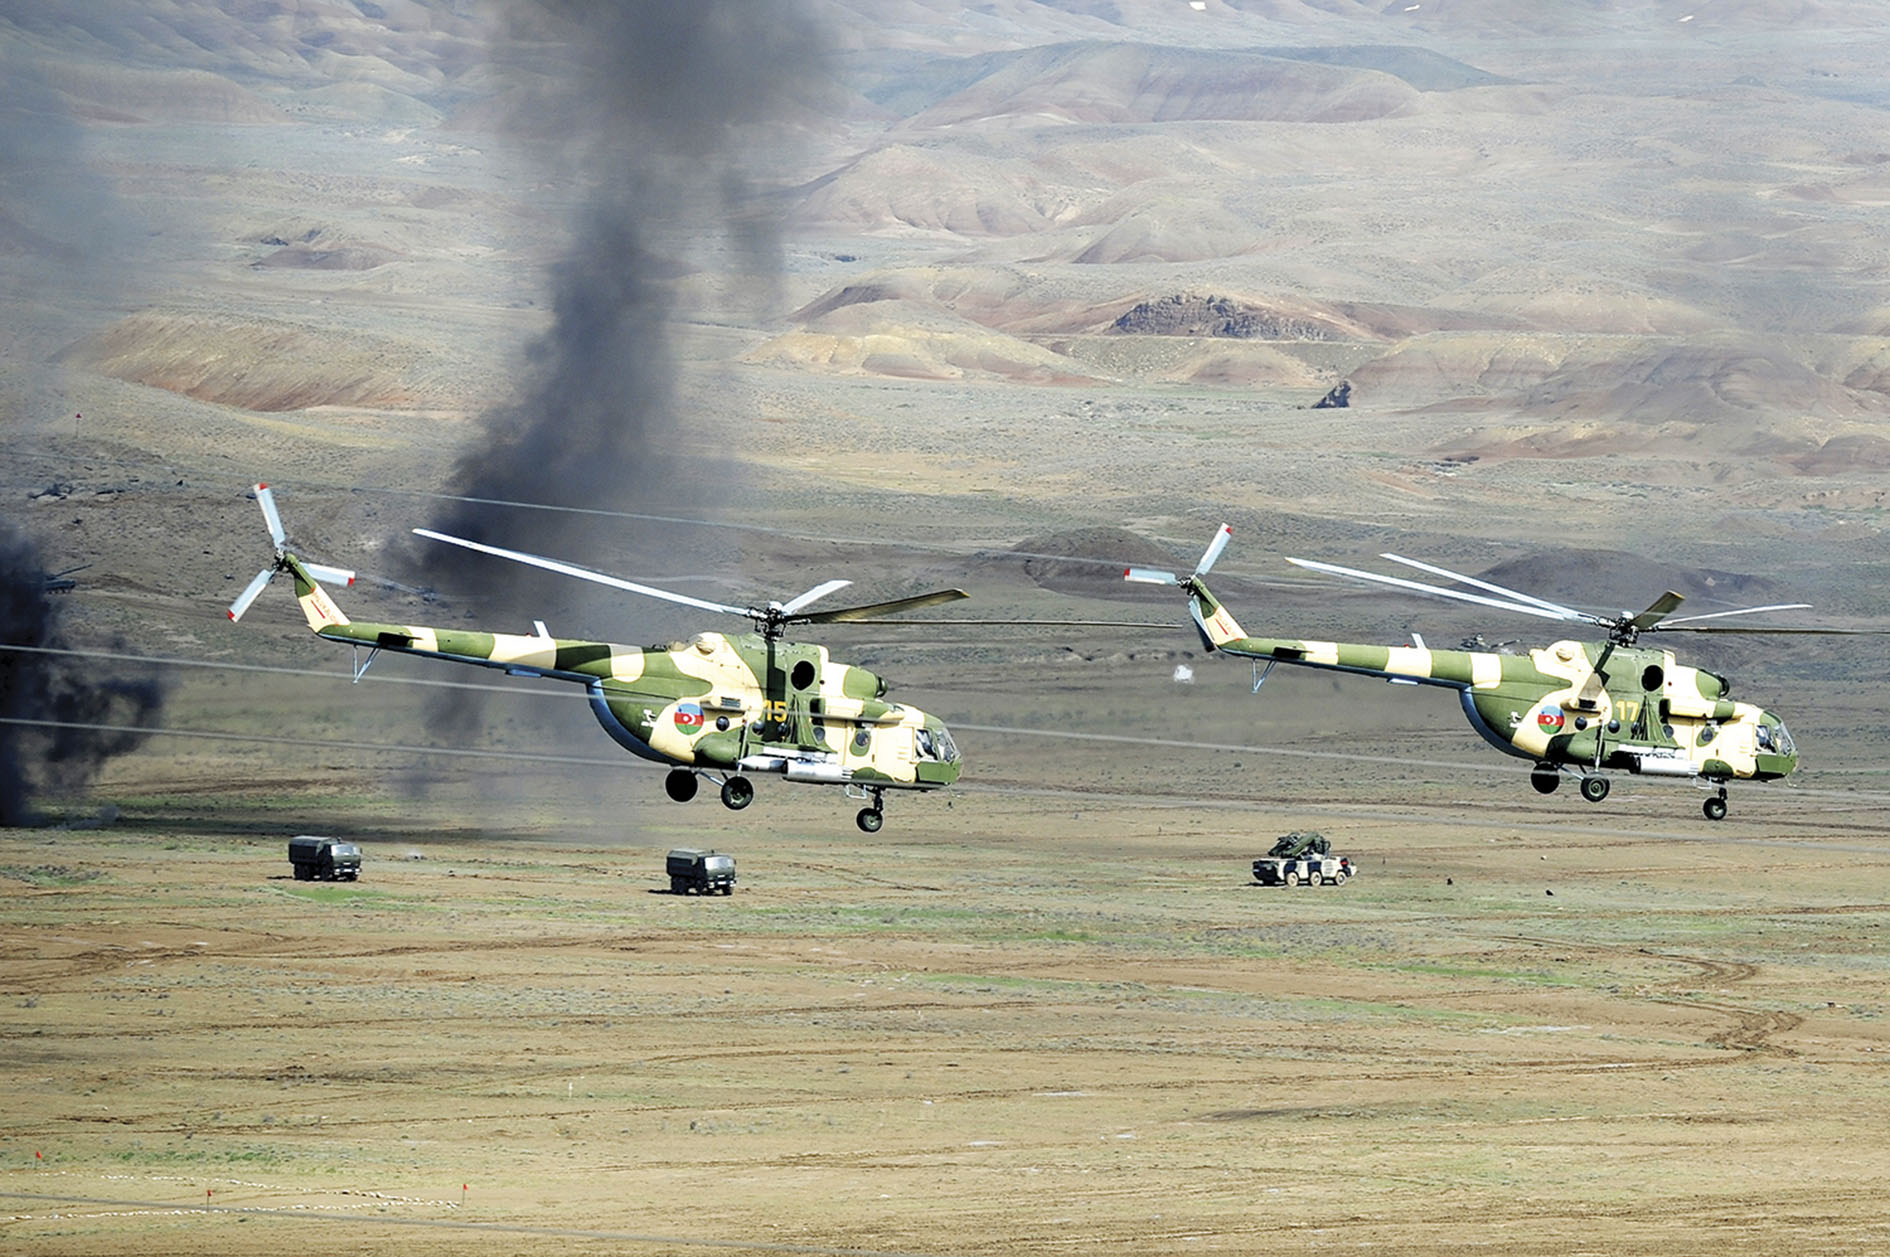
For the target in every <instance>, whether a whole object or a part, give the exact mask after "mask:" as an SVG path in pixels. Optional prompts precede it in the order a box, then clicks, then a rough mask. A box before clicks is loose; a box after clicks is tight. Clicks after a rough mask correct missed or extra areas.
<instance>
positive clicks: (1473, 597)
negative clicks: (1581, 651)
mask: <svg viewBox="0 0 1890 1257" xmlns="http://www.w3.org/2000/svg"><path fill="white" fill-rule="evenodd" d="M1286 561H1287V562H1288V563H1291V564H1292V565H1293V566H1295V567H1303V568H1307V569H1309V570H1311V571H1314V572H1328V573H1330V574H1332V575H1334V576H1349V577H1351V578H1352V579H1354V580H1362V581H1369V582H1371V583H1373V584H1377V585H1390V586H1393V587H1394V588H1397V589H1409V590H1411V591H1413V592H1414V593H1420V594H1429V595H1430V596H1431V597H1433V598H1449V599H1451V600H1452V601H1455V602H1474V603H1476V604H1478V605H1479V606H1485V607H1496V608H1498V609H1500V610H1503V611H1516V612H1519V613H1521V614H1523V615H1533V616H1539V617H1540V618H1542V619H1544V620H1570V619H1575V620H1585V621H1588V622H1590V623H1606V621H1598V620H1596V619H1595V617H1593V616H1587V615H1583V614H1581V613H1580V612H1569V610H1568V608H1567V607H1563V608H1560V609H1558V610H1550V609H1549V608H1547V607H1539V606H1532V605H1530V604H1529V603H1524V602H1505V601H1502V600H1500V599H1497V598H1485V597H1483V596H1482V595H1481V594H1466V593H1464V592H1463V591H1462V590H1458V589H1444V588H1441V587H1439V586H1437V585H1426V584H1424V583H1422V582H1421V581H1414V580H1405V579H1403V578H1402V577H1397V576H1380V575H1379V574H1378V573H1376V572H1361V571H1359V570H1358V569H1357V568H1355V567H1340V566H1339V565H1338V564H1336V563H1318V562H1314V561H1313V560H1311V559H1292V558H1289V559H1287V560H1286ZM1565 613H1567V614H1565Z"/></svg>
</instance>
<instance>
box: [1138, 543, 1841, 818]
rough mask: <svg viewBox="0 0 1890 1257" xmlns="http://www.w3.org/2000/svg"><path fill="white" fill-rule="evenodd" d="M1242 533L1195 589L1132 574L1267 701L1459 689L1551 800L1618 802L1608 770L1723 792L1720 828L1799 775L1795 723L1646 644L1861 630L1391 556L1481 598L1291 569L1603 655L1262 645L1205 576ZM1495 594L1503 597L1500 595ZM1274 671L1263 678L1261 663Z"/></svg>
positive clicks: (1328, 569)
mask: <svg viewBox="0 0 1890 1257" xmlns="http://www.w3.org/2000/svg"><path fill="white" fill-rule="evenodd" d="M1232 535H1233V530H1232V529H1231V528H1229V527H1228V526H1227V525H1225V524H1223V525H1222V526H1221V530H1220V532H1218V533H1216V534H1215V537H1214V540H1213V541H1212V542H1211V543H1210V544H1209V546H1208V548H1207V551H1206V553H1204V554H1203V555H1202V557H1201V561H1200V563H1199V564H1197V565H1196V566H1195V569H1194V571H1193V572H1192V573H1190V574H1189V575H1187V576H1177V575H1175V574H1174V573H1173V572H1163V571H1156V570H1153V569H1148V568H1130V569H1128V570H1127V571H1126V572H1125V573H1124V577H1125V578H1126V579H1128V580H1132V581H1144V582H1149V583H1154V584H1165V585H1177V586H1179V587H1180V588H1181V589H1182V591H1183V592H1185V593H1186V594H1187V595H1188V608H1189V611H1190V613H1191V615H1192V616H1193V619H1194V625H1195V628H1196V630H1197V631H1198V632H1199V633H1200V635H1201V640H1202V642H1203V643H1204V644H1205V645H1206V647H1207V648H1208V649H1209V650H1210V651H1215V650H1218V651H1221V652H1222V653H1224V654H1229V655H1238V656H1242V657H1244V658H1248V659H1251V660H1252V661H1253V687H1254V689H1255V690H1256V691H1257V690H1259V688H1260V686H1261V684H1262V682H1264V681H1265V680H1266V678H1267V675H1268V674H1269V673H1271V672H1272V671H1273V668H1274V665H1276V664H1280V663H1290V664H1299V665H1301V666H1304V667H1309V668H1324V669H1328V670H1331V671H1336V672H1353V673H1358V674H1361V675H1364V676H1375V677H1382V678H1384V679H1385V680H1388V681H1392V682H1397V683H1401V684H1406V685H1438V686H1445V687H1448V688H1450V689H1454V690H1456V691H1457V692H1458V697H1459V699H1460V700H1461V701H1462V703H1463V711H1464V715H1465V716H1467V717H1468V718H1469V720H1470V725H1471V727H1472V728H1474V729H1475V730H1476V731H1477V732H1478V733H1479V734H1481V735H1482V736H1483V738H1484V740H1485V741H1487V742H1489V743H1490V744H1491V745H1492V746H1494V747H1496V748H1497V749H1498V750H1500V751H1503V752H1505V753H1506V754H1510V755H1515V756H1518V757H1520V758H1523V759H1527V760H1531V761H1533V762H1534V764H1535V768H1534V770H1533V771H1532V772H1531V773H1530V774H1529V782H1530V784H1531V785H1532V786H1534V787H1535V789H1536V790H1537V791H1538V792H1539V793H1542V794H1551V793H1553V792H1554V791H1555V789H1556V787H1557V786H1559V785H1560V784H1561V782H1562V777H1563V775H1564V774H1569V775H1574V776H1577V777H1579V779H1580V782H1581V794H1582V797H1583V798H1584V799H1587V800H1588V801H1589V802H1590V803H1599V802H1601V801H1602V800H1603V799H1605V798H1607V797H1608V787H1609V779H1608V777H1607V776H1605V775H1604V771H1605V770H1614V771H1619V772H1627V773H1630V774H1634V775H1638V776H1644V777H1666V778H1675V779H1683V780H1693V781H1697V782H1704V783H1706V784H1707V785H1708V786H1709V787H1713V786H1716V787H1718V789H1717V792H1716V793H1714V794H1712V795H1710V796H1709V797H1708V798H1707V799H1706V801H1705V803H1704V804H1703V806H1702V808H1701V810H1702V811H1703V812H1704V813H1705V814H1706V818H1707V819H1708V820H1713V821H1718V820H1724V819H1725V817H1726V783H1727V782H1729V781H1732V780H1735V779H1741V780H1752V781H1770V780H1776V779H1778V778H1781V777H1784V776H1786V775H1788V774H1789V773H1791V772H1792V771H1793V770H1794V769H1795V768H1797V767H1798V751H1797V748H1796V746H1795V745H1794V744H1793V742H1792V735H1791V733H1790V731H1789V730H1787V729H1786V727H1785V724H1784V722H1783V721H1781V720H1780V719H1779V718H1778V717H1777V716H1775V715H1773V714H1772V713H1771V712H1769V711H1765V710H1764V709H1762V708H1760V707H1757V706H1754V705H1753V704H1751V703H1742V702H1735V701H1733V700H1732V699H1731V698H1729V697H1728V694H1729V692H1730V690H1731V685H1730V683H1729V682H1728V681H1727V679H1726V678H1725V677H1723V676H1720V675H1718V674H1716V673H1713V672H1708V671H1706V670H1705V669H1703V668H1692V667H1687V666H1685V665H1683V664H1681V663H1679V662H1678V661H1677V660H1676V659H1675V657H1674V653H1673V652H1672V651H1670V650H1660V649H1657V648H1651V647H1646V646H1641V645H1639V644H1638V643H1639V641H1640V638H1641V637H1642V635H1644V634H1647V633H1664V632H1682V633H1817V634H1842V633H1846V632H1851V631H1853V630H1846V629H1819V628H1783V629H1781V628H1751V627H1743V626H1731V625H1707V624H1701V623H1699V621H1702V620H1715V619H1722V618H1725V617H1727V616H1736V615H1751V614H1753V613H1755V612H1760V611H1792V610H1800V609H1803V608H1805V607H1806V606H1807V605H1808V604H1806V603H1778V604H1775V605H1772V606H1765V607H1744V608H1741V609H1739V610H1736V611H1716V612H1712V613H1710V614H1707V615H1694V616H1682V617H1679V618H1672V617H1673V612H1674V611H1675V610H1676V609H1677V608H1678V607H1679V606H1680V603H1681V601H1682V597H1681V595H1679V594H1677V593H1673V592H1671V591H1669V592H1667V593H1664V594H1662V595H1661V596H1660V597H1659V598H1657V599H1655V600H1654V602H1653V604H1652V605H1651V606H1649V607H1648V608H1647V609H1646V610H1645V611H1642V612H1639V613H1638V614H1634V613H1629V612H1623V613H1621V614H1620V615H1618V616H1605V615H1596V614H1593V613H1590V612H1586V611H1578V610H1576V609H1574V608H1572V607H1566V606H1562V605H1561V604H1559V603H1554V602H1548V601H1546V600H1544V599H1541V598H1534V597H1531V596H1530V595H1528V594H1522V593H1518V592H1516V591H1515V590H1513V589H1506V588H1504V587H1503V586H1501V585H1496V584H1492V583H1490V582H1489V581H1484V580H1479V579H1477V578H1475V577H1471V576H1464V575H1461V574H1459V573H1457V572H1452V571H1449V570H1447V569H1445V568H1441V567H1436V566H1434V565H1432V564H1428V563H1420V562H1418V561H1417V560H1415V559H1406V558H1402V557H1400V556H1398V555H1395V554H1386V555H1383V556H1381V557H1383V558H1385V559H1388V560H1390V561H1392V562H1394V563H1401V564H1404V565H1405V566H1407V567H1411V568H1415V569H1417V570H1419V571H1422V572H1426V573H1428V574H1430V575H1432V576H1436V577H1441V578H1444V579H1447V580H1450V581H1453V582H1456V583H1458V584H1461V585H1467V586H1470V587H1471V588H1473V589H1479V590H1482V591H1484V592H1483V593H1481V594H1477V593H1470V592H1466V591H1464V590H1458V589H1446V588H1443V587H1441V586H1438V585H1430V584H1426V583H1424V582H1421V581H1413V580H1406V579H1403V578H1401V577H1396V576H1383V575H1379V574H1378V573H1375V572H1365V571H1360V570H1358V569H1356V568H1349V567H1339V566H1337V565H1335V564H1331V563H1316V562H1312V561H1309V560H1304V559H1288V560H1287V562H1289V563H1292V564H1294V565H1296V566H1298V567H1303V568H1306V569H1308V570H1311V571H1316V572H1324V573H1327V574H1330V575H1334V576H1342V577H1346V578H1348V579H1354V580H1361V581H1367V582H1370V583H1373V584H1378V585H1389V586H1392V587H1394V588H1399V589H1405V590H1409V591H1413V592H1416V593H1422V594H1426V595H1430V596H1434V597H1440V598H1449V599H1453V600H1456V601H1460V602H1469V603H1475V604H1478V605H1481V606H1486V607H1495V608H1498V609H1501V610H1505V611H1514V612H1518V613H1520V614H1523V615H1533V616H1538V617H1541V618H1543V619H1549V620H1561V621H1565V622H1574V623H1580V624H1588V625H1593V626H1595V627H1597V628H1600V629H1602V630H1603V631H1604V632H1605V633H1606V635H1607V640H1606V641H1601V642H1581V641H1558V642H1553V643H1551V644H1549V645H1547V646H1544V647H1540V648H1538V649H1535V650H1531V651H1529V652H1528V653H1527V654H1525V655H1504V654H1495V653H1490V652H1485V651H1475V650H1431V649H1429V648H1427V647H1426V646H1425V645H1424V643H1423V639H1422V638H1417V639H1416V640H1415V644H1414V645H1410V646H1368V645H1353V644H1350V643H1346V642H1318V641H1303V640H1299V639H1297V638H1274V637H1250V636H1248V635H1247V632H1246V630H1245V629H1243V628H1241V627H1240V625H1239V623H1238V622H1236V621H1235V619H1234V617H1233V615H1232V614H1231V613H1230V612H1229V611H1228V610H1227V608H1226V607H1225V606H1223V605H1222V604H1221V603H1220V601H1219V600H1218V599H1217V598H1215V596H1214V594H1213V593H1212V592H1211V591H1210V590H1209V589H1208V586H1207V582H1206V579H1205V578H1206V576H1207V574H1208V571H1209V569H1211V568H1212V567H1213V566H1214V562H1215V560H1216V559H1218V558H1219V557H1220V556H1221V552H1222V551H1223V550H1225V549H1226V548H1227V543H1228V540H1229V539H1230V538H1231V537H1232ZM1490 595H1496V596H1490ZM1263 661H1264V667H1263V666H1262V662H1263Z"/></svg>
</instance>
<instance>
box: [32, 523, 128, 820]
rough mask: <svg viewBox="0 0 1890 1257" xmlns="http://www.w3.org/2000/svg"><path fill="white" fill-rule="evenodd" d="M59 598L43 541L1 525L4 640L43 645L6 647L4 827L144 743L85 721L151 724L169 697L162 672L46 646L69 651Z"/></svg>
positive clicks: (86, 782) (34, 817) (75, 787)
mask: <svg viewBox="0 0 1890 1257" xmlns="http://www.w3.org/2000/svg"><path fill="white" fill-rule="evenodd" d="M54 598H55V596H54V595H50V594H48V593H47V592H46V570H45V567H44V565H43V564H42V563H41V562H40V559H39V553H38V550H37V548H36V547H35V546H34V545H33V544H32V543H31V542H30V541H28V540H27V539H26V538H25V537H23V536H21V535H20V534H19V533H18V532H16V531H15V530H14V529H13V528H12V527H11V526H10V525H7V524H4V523H0V643H4V644H5V645H7V646H28V647H37V648H39V649H38V650H31V651H23V650H0V825H29V824H32V823H34V822H35V821H36V820H37V819H38V814H37V811H36V809H35V807H34V800H35V799H37V798H40V797H43V796H44V795H46V794H49V793H64V792H67V791H72V790H78V789H82V788H84V787H85V786H87V785H89V784H90V783H91V781H92V780H93V778H94V777H96V776H97V775H98V771H99V769H101V768H103V767H104V766H105V761H106V760H107V759H109V758H111V757H112V756H114V755H122V754H123V753H125V752H126V751H129V750H131V749H132V748H134V747H136V746H137V745H138V744H139V743H140V742H142V741H143V740H144V735H143V734H140V733H131V732H117V731H112V730H103V729H95V728H82V727H79V726H85V725H116V726H141V725H146V724H149V723H150V722H151V721H152V719H153V718H154V717H155V716H156V714H157V712H158V710H159V709H160V708H161V707H162V706H163V702H164V690H163V686H162V685H161V684H159V682H158V681H157V680H156V679H155V678H152V677H134V676H129V675H126V674H125V672H124V665H123V664H120V663H113V662H105V661H101V660H94V659H87V658H85V657H83V656H79V655H67V654H50V653H42V652H45V651H67V650H71V649H72V642H71V641H70V640H69V639H68V638H67V636H66V632H65V629H64V627H63V625H62V623H61V621H62V619H63V616H62V614H61V608H60V607H59V606H58V605H57V603H56V602H55V601H54ZM15 721H25V722H31V723H18V724H16V723H13V722H15Z"/></svg>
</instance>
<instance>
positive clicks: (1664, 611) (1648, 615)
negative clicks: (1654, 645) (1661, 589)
mask: <svg viewBox="0 0 1890 1257" xmlns="http://www.w3.org/2000/svg"><path fill="white" fill-rule="evenodd" d="M1686 600H1687V599H1686V595H1685V594H1676V593H1675V592H1674V591H1673V590H1671V589H1669V590H1668V591H1667V592H1666V593H1664V594H1662V595H1661V596H1660V597H1658V598H1656V599H1654V601H1653V602H1652V603H1651V604H1650V605H1649V606H1648V608H1647V610H1645V611H1643V612H1641V613H1640V614H1639V615H1637V616H1634V617H1632V618H1631V619H1629V620H1628V622H1627V624H1628V627H1629V628H1632V629H1636V630H1638V631H1640V632H1643V633H1647V632H1652V631H1653V629H1654V626H1655V625H1657V624H1659V623H1660V622H1661V621H1662V620H1664V619H1666V618H1667V617H1668V616H1670V615H1672V614H1673V612H1674V608H1676V607H1678V606H1679V605H1680V604H1681V603H1683V602H1685V601H1686Z"/></svg>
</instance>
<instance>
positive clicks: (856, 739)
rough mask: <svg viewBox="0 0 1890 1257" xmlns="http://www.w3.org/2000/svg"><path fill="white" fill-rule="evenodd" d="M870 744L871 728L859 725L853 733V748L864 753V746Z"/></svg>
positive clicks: (871, 738)
mask: <svg viewBox="0 0 1890 1257" xmlns="http://www.w3.org/2000/svg"><path fill="white" fill-rule="evenodd" d="M872 744H873V730H872V729H871V728H870V727H868V726H866V725H861V726H860V727H859V730H858V732H856V733H855V734H854V735H853V749H854V750H856V751H858V752H860V753H861V754H862V755H864V754H865V753H866V748H867V747H869V746H871V745H872Z"/></svg>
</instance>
